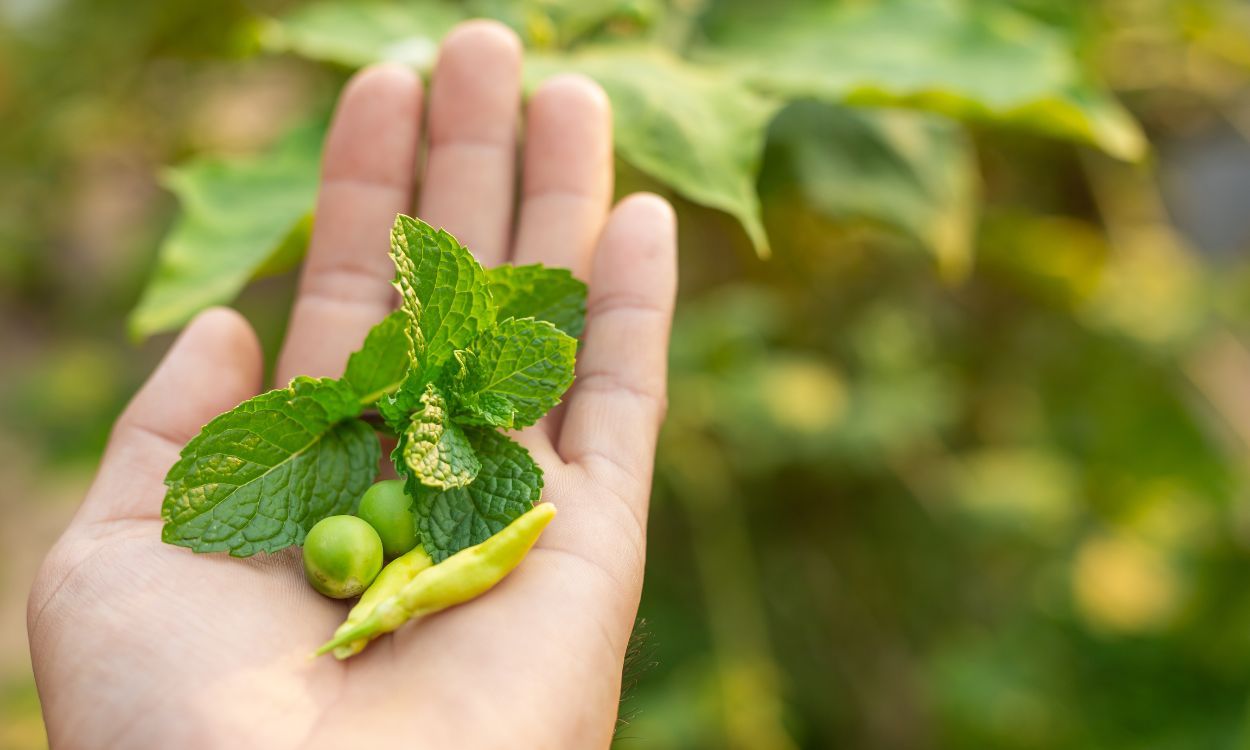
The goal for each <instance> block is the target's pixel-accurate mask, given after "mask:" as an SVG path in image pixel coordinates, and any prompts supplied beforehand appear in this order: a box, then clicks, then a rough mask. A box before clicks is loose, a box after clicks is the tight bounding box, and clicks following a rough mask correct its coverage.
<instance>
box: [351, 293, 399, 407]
mask: <svg viewBox="0 0 1250 750" xmlns="http://www.w3.org/2000/svg"><path fill="white" fill-rule="evenodd" d="M407 328H408V315H407V314H406V313H404V311H403V310H396V311H395V312H393V313H391V314H390V315H387V316H386V317H385V318H383V319H382V322H381V323H378V324H377V325H376V326H374V327H373V330H371V331H369V335H368V336H366V337H365V343H364V344H363V345H362V346H361V347H360V351H358V352H356V353H355V354H353V355H352V356H351V357H349V358H348V360H347V370H346V372H344V373H343V380H344V382H346V383H347V384H348V385H349V386H351V388H352V390H354V391H355V392H356V395H357V396H358V397H359V399H360V403H362V404H364V405H366V406H368V405H369V404H372V403H374V402H376V401H377V400H378V399H380V398H382V397H383V396H386V395H387V394H389V393H393V392H395V391H396V390H397V389H398V388H399V386H400V385H401V384H402V383H403V382H404V378H405V377H407V375H408V369H409V368H410V367H411V365H412V360H411V359H409V357H408V345H409V342H408V335H407Z"/></svg>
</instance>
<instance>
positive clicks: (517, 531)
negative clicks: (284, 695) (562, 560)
mask: <svg viewBox="0 0 1250 750" xmlns="http://www.w3.org/2000/svg"><path fill="white" fill-rule="evenodd" d="M555 515H556V509H555V506H554V505H552V504H551V503H540V504H539V505H535V506H534V507H533V508H531V509H530V510H528V511H526V512H525V513H524V514H523V515H521V516H520V517H519V518H517V519H516V520H514V521H513V522H512V523H510V524H508V525H507V526H506V527H504V528H503V529H502V530H501V531H499V533H497V534H495V535H494V536H492V537H490V538H489V539H487V540H486V541H484V542H482V543H481V544H476V545H474V546H472V547H468V548H466V549H463V550H460V551H459V552H457V553H456V554H454V555H452V556H451V557H449V558H447V559H446V560H444V561H442V562H441V563H439V564H437V565H434V566H432V567H428V568H425V569H423V570H419V571H418V572H417V573H416V574H415V575H414V576H413V577H412V578H411V580H408V581H407V582H406V583H404V584H403V585H402V587H401V588H399V590H398V591H394V592H392V593H389V594H385V593H384V592H382V591H379V592H378V593H377V594H376V595H374V596H370V594H371V592H372V591H373V588H372V587H371V588H370V589H369V591H366V592H365V594H364V596H363V597H362V598H361V601H360V603H359V604H357V605H356V607H355V608H354V609H353V610H352V612H351V613H349V614H348V618H347V622H344V623H343V625H342V626H340V627H339V629H338V630H336V631H335V633H334V638H332V639H331V640H330V641H329V642H328V643H326V644H325V645H324V646H322V647H321V648H319V649H317V655H318V656H320V655H321V654H325V653H328V652H329V651H331V650H333V651H334V655H335V656H336V657H337V658H339V659H345V658H347V657H349V656H351V655H353V654H356V653H359V651H360V650H361V649H363V648H364V645H365V644H366V643H368V641H370V640H373V639H374V638H377V637H378V636H380V635H382V634H384V633H389V632H391V631H393V630H395V629H397V628H398V627H399V626H400V625H403V624H404V623H405V622H408V621H409V620H419V619H420V618H422V617H425V616H426V615H431V614H433V613H435V612H439V611H441V610H444V609H447V608H448V607H454V606H455V605H457V604H462V603H464V602H467V601H469V600H470V599H475V598H477V597H478V596H481V595H482V594H484V593H486V592H487V591H489V590H490V589H491V588H492V587H493V586H494V585H495V584H497V583H499V582H500V581H501V580H503V579H504V577H505V576H507V575H508V574H509V573H511V572H512V570H513V569H514V568H515V567H516V566H517V565H519V564H520V563H521V560H522V559H524V558H525V555H526V553H527V552H529V551H530V548H531V547H533V546H534V542H536V541H538V536H539V535H540V534H541V533H542V531H543V529H545V528H546V527H547V524H549V523H551V519H553V518H555ZM409 554H411V553H409ZM405 557H407V555H405ZM399 559H403V558H399ZM398 561H399V560H396V561H395V562H398ZM394 564H395V563H391V565H394ZM387 568H390V566H387ZM384 576H387V572H386V570H385V569H384V570H383V571H382V572H381V573H380V574H379V575H378V580H377V581H375V582H374V586H375V587H376V586H377V585H378V583H379V582H384V583H385V584H386V589H387V590H390V588H391V587H392V586H393V584H394V581H398V580H400V576H401V573H399V572H398V571H397V572H396V573H395V574H394V575H393V576H388V577H386V579H385V581H384V580H383V577H384ZM366 597H367V598H368V599H369V603H370V604H371V605H372V606H370V607H365V606H364V605H365V598H366ZM357 610H360V612H361V614H362V615H363V617H359V618H357V619H356V621H355V622H353V621H352V620H353V615H356V614H357ZM366 610H367V611H366Z"/></svg>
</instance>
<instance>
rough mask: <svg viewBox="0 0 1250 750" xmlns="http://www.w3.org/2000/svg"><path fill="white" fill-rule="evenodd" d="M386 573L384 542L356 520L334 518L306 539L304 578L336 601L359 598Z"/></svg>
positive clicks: (369, 527) (313, 528) (366, 525)
mask: <svg viewBox="0 0 1250 750" xmlns="http://www.w3.org/2000/svg"><path fill="white" fill-rule="evenodd" d="M381 569H382V540H381V539H379V538H378V532H376V531H374V530H373V527H372V526H370V525H369V524H367V523H365V522H364V521H362V520H360V519H359V518H356V517H355V516H330V517H329V518H323V519H321V520H320V521H318V522H317V524H316V525H315V526H313V527H312V529H311V530H309V532H308V536H307V537H306V538H305V539H304V575H305V576H306V577H307V578H308V582H309V583H311V584H312V587H313V588H315V589H316V590H317V591H320V592H321V593H323V594H325V595H326V596H329V597H332V598H334V599H348V598H350V597H353V596H359V595H360V594H361V592H363V591H364V590H365V589H367V588H369V584H371V583H373V579H374V578H377V576H378V571H380V570H381Z"/></svg>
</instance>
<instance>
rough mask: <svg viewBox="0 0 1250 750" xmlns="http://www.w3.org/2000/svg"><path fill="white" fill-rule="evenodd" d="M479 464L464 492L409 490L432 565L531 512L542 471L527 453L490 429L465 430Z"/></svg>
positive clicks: (414, 487) (410, 487) (410, 483)
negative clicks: (432, 559) (413, 499)
mask: <svg viewBox="0 0 1250 750" xmlns="http://www.w3.org/2000/svg"><path fill="white" fill-rule="evenodd" d="M466 433H468V436H469V442H470V444H472V446H473V448H474V450H475V451H477V455H478V457H479V458H480V459H481V461H482V469H481V471H479V472H478V475H477V479H475V480H474V481H473V483H472V484H470V485H469V486H468V487H459V488H456V489H453V490H447V491H446V492H434V491H430V490H427V489H424V488H422V487H420V486H417V485H414V481H413V480H412V479H411V478H409V480H408V490H409V493H410V494H411V495H412V496H413V497H414V498H416V505H415V506H414V507H415V508H416V511H417V530H418V532H419V533H420V535H421V544H422V545H423V546H424V547H425V551H426V552H428V553H429V555H430V557H432V558H434V562H436V563H437V562H442V561H443V560H445V559H446V558H447V557H449V556H450V555H454V554H455V553H457V552H459V551H460V550H462V549H464V548H465V547H469V546H472V545H474V544H479V543H481V542H484V541H486V540H487V539H488V538H490V536H491V535H493V534H495V533H496V532H498V531H499V530H500V529H502V528H503V527H505V526H507V525H508V524H509V523H511V522H512V521H513V520H514V519H515V518H517V517H518V516H520V515H521V514H522V513H524V512H525V511H527V510H529V509H530V508H532V507H534V503H536V502H538V499H539V497H540V496H541V494H542V488H543V472H542V469H540V468H539V467H538V464H536V463H534V459H533V458H531V457H530V454H529V451H527V450H525V448H523V447H522V446H521V445H519V444H518V443H516V442H514V441H513V440H511V439H509V438H508V437H505V436H504V435H501V434H499V433H497V432H495V431H494V430H479V429H469V430H466Z"/></svg>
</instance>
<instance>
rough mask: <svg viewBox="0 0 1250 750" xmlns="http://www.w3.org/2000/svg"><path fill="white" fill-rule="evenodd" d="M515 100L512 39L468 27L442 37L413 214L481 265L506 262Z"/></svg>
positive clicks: (488, 25) (515, 44)
mask: <svg viewBox="0 0 1250 750" xmlns="http://www.w3.org/2000/svg"><path fill="white" fill-rule="evenodd" d="M520 98H521V43H520V41H518V40H517V37H516V34H514V33H512V31H511V30H510V29H508V28H507V27H506V26H504V25H502V24H500V23H496V22H494V21H469V22H467V23H463V24H461V25H459V26H457V27H456V28H455V30H453V31H452V32H451V33H450V34H449V35H448V36H447V39H446V40H445V41H444V42H443V48H442V51H441V52H440V53H439V57H438V63H437V65H436V67H435V69H434V80H433V82H432V83H431V85H430V122H429V129H430V153H429V157H428V159H427V161H426V167H425V178H424V179H423V180H422V183H421V198H420V201H419V208H418V210H417V214H418V215H419V216H420V217H421V218H422V219H424V220H425V221H426V222H428V223H429V224H431V225H432V226H435V227H441V228H443V229H446V230H447V231H448V232H451V233H452V234H453V235H455V236H456V238H457V239H458V240H460V242H462V243H463V244H464V245H465V247H468V248H469V249H470V250H472V251H473V253H474V255H476V256H477V259H478V260H479V261H481V262H482V263H483V264H484V265H487V266H491V265H496V264H498V263H501V262H503V261H504V260H505V259H506V253H507V247H508V237H509V233H510V227H511V223H512V183H513V173H514V171H515V162H516V129H517V105H518V102H519V101H520Z"/></svg>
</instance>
